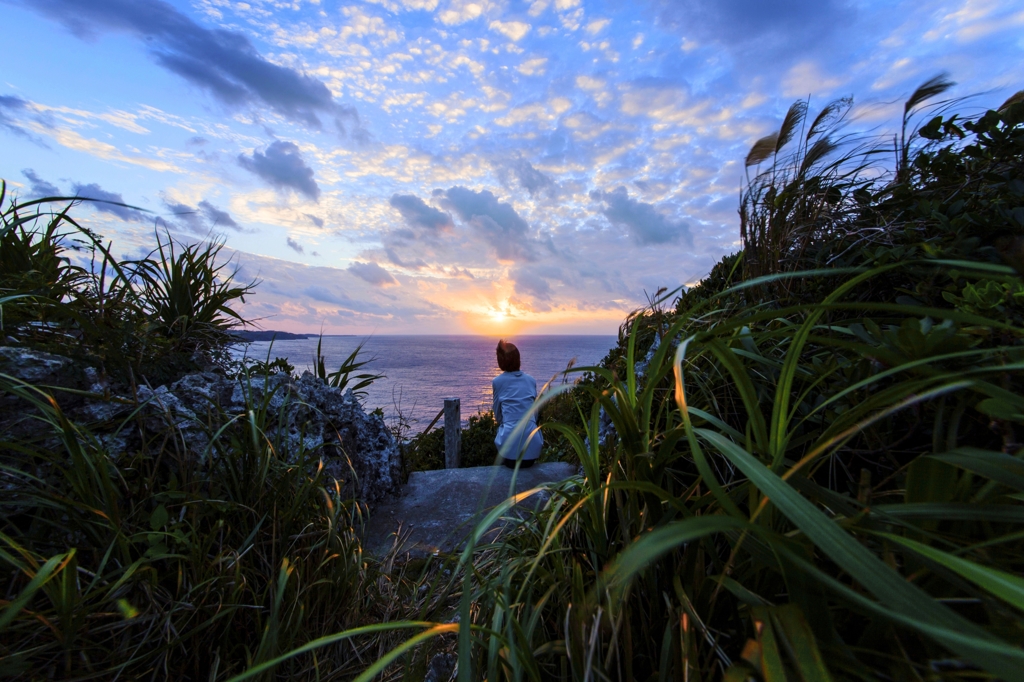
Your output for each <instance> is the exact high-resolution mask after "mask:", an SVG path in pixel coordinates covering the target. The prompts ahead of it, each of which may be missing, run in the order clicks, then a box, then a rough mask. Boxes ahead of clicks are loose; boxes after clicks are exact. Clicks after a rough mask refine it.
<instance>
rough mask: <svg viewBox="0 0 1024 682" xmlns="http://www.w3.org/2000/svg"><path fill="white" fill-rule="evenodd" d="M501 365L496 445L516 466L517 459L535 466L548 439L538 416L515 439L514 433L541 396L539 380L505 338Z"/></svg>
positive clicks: (524, 465) (525, 465) (522, 464)
mask: <svg viewBox="0 0 1024 682" xmlns="http://www.w3.org/2000/svg"><path fill="white" fill-rule="evenodd" d="M497 355H498V367H500V368H501V370H502V373H501V374H499V375H498V376H496V377H494V381H492V382H491V389H492V390H493V392H494V420H495V421H496V422H497V423H498V435H497V436H495V437H494V444H495V445H497V446H498V450H499V451H500V450H502V446H503V445H504V446H505V449H504V451H503V452H502V454H503V455H504V457H503V458H502V459H503V462H502V463H503V464H504V465H505V466H507V467H509V468H510V469H514V468H515V466H516V462H519V466H520V467H521V468H523V469H526V468H528V467H531V466H533V463H534V462H536V461H537V459H538V458H539V457H540V449H541V446H542V445H544V438H543V436H541V434H540V431H539V430H538V429H537V417H536V415H535V414H534V415H531V416H530V417H529V420H528V423H527V424H525V425H524V427H523V429H522V430H521V431H520V433H519V434H518V435H517V436H516V437H515V439H514V442H512V441H510V440H509V439H510V437H511V436H512V432H513V431H515V430H516V427H517V426H518V425H519V422H520V421H521V420H522V419H523V418H524V417H525V415H526V413H527V412H528V411H529V409H530V407H531V406H532V405H533V401H534V400H536V399H537V381H536V380H535V379H534V378H533V377H532V376H530V375H529V374H527V373H525V372H523V371H521V370H520V369H519V364H520V360H519V349H518V348H516V347H515V345H514V344H511V343H508V342H507V341H505V340H504V339H502V340H500V341H498V350H497Z"/></svg>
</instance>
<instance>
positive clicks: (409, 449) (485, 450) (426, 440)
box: [402, 412, 498, 475]
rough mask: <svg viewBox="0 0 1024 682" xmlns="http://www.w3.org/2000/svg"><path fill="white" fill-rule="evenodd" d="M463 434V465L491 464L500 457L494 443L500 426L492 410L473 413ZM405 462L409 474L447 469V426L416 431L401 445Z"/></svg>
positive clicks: (461, 463)
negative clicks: (445, 439)
mask: <svg viewBox="0 0 1024 682" xmlns="http://www.w3.org/2000/svg"><path fill="white" fill-rule="evenodd" d="M461 434H462V435H461V445H460V448H461V450H460V462H459V466H460V467H479V466H490V465H492V464H494V462H495V461H496V460H497V459H498V448H497V447H496V446H495V445H494V437H495V436H497V435H498V425H497V423H495V421H494V413H493V412H481V413H480V414H475V415H473V416H471V417H470V418H469V423H468V424H467V425H466V428H464V429H462V432H461ZM402 461H403V463H404V468H405V473H406V475H408V474H410V473H412V472H413V471H432V470H435V469H444V468H445V466H444V429H443V428H435V429H430V430H429V431H424V432H423V433H420V434H417V435H416V436H415V437H414V438H413V439H412V440H410V441H409V442H408V443H406V444H404V445H403V446H402Z"/></svg>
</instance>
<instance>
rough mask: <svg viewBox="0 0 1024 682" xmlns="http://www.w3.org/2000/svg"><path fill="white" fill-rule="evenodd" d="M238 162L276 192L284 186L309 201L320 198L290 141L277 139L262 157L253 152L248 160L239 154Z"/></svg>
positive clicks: (294, 146) (310, 176)
mask: <svg viewBox="0 0 1024 682" xmlns="http://www.w3.org/2000/svg"><path fill="white" fill-rule="evenodd" d="M238 163H240V164H241V165H242V167H243V168H245V169H246V170H249V171H252V172H253V173H255V174H256V175H258V176H260V177H261V178H263V179H264V180H266V181H267V182H268V183H270V184H271V185H273V186H274V187H277V188H278V189H283V188H286V187H288V188H291V189H294V190H295V191H297V192H299V193H300V194H303V195H305V196H307V197H309V198H310V199H312V200H313V201H318V200H319V199H320V187H319V186H318V185H317V184H316V180H314V179H313V169H312V168H310V167H309V166H307V165H306V162H305V161H303V160H302V155H301V154H300V153H299V148H298V146H296V145H295V144H294V143H292V142H284V141H283V140H278V141H277V142H274V143H272V144H271V145H270V146H269V147H267V151H266V153H265V154H264V153H261V152H259V151H256V150H253V153H252V156H251V157H249V156H246V155H245V154H239V155H238Z"/></svg>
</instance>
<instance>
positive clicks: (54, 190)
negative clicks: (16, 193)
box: [21, 168, 61, 199]
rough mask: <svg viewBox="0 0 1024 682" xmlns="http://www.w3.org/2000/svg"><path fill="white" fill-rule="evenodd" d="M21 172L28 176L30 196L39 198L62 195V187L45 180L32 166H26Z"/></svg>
mask: <svg viewBox="0 0 1024 682" xmlns="http://www.w3.org/2000/svg"><path fill="white" fill-rule="evenodd" d="M21 174H22V175H24V176H25V177H26V178H28V181H29V183H30V185H29V194H28V196H30V197H32V198H35V199H39V198H41V197H59V196H61V191H60V188H59V187H57V186H56V185H54V184H52V183H49V182H47V181H46V180H43V179H42V178H40V177H39V176H38V175H36V172H35V171H34V170H32V169H31V168H26V169H25V170H23V171H21Z"/></svg>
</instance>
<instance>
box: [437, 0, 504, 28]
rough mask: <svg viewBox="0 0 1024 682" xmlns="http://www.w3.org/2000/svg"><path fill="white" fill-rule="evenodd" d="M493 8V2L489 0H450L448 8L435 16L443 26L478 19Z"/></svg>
mask: <svg viewBox="0 0 1024 682" xmlns="http://www.w3.org/2000/svg"><path fill="white" fill-rule="evenodd" d="M493 9H495V4H494V3H493V2H491V1H490V0H452V2H451V3H449V5H448V9H446V10H444V11H443V12H441V13H440V14H438V15H437V18H438V19H439V20H440V21H441V23H442V24H444V25H445V26H455V25H457V24H464V23H466V22H467V21H473V20H474V19H479V18H480V17H481V16H483V15H484V14H486V13H487V12H490V11H491V10H493Z"/></svg>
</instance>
